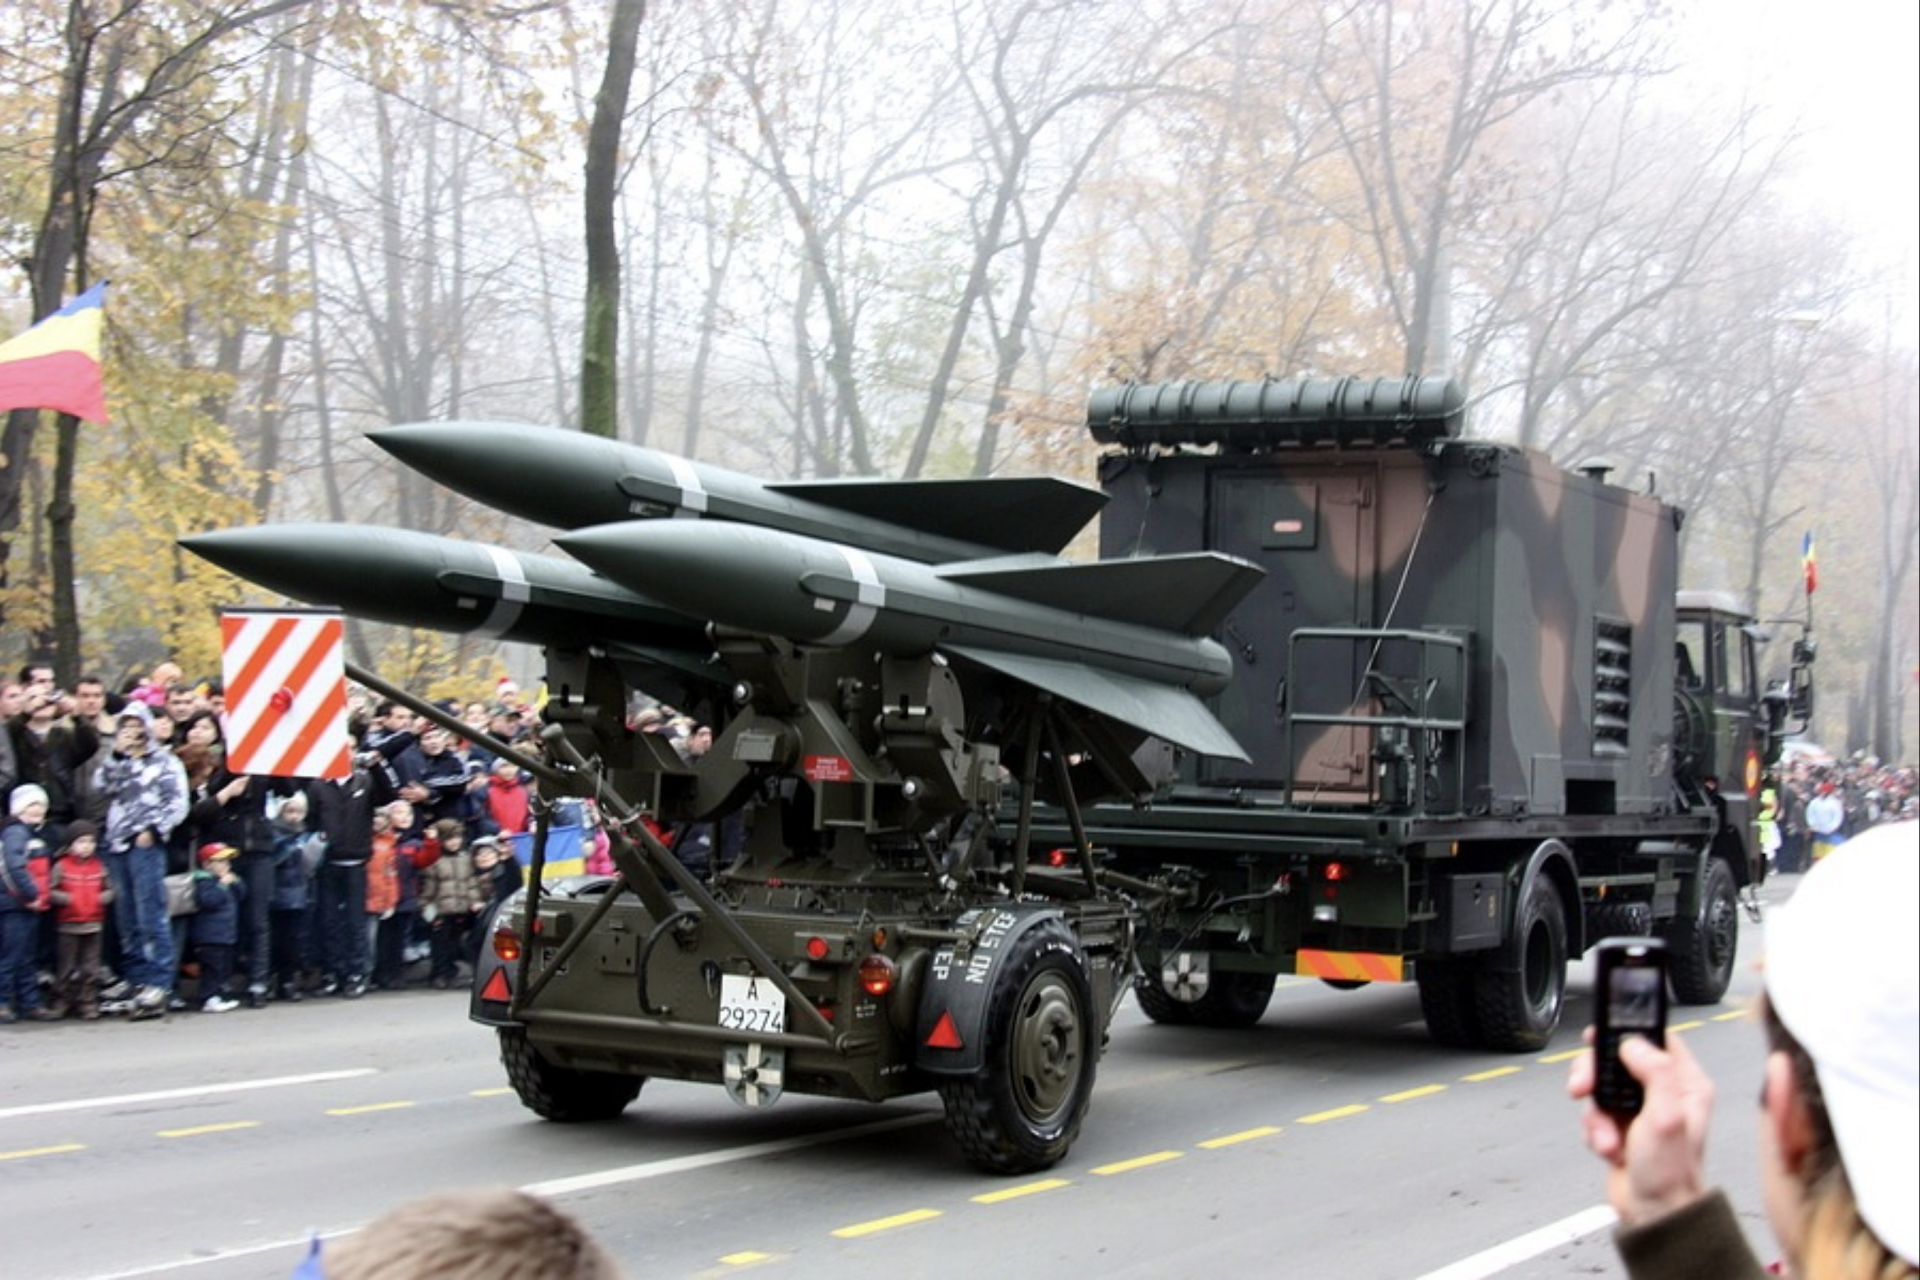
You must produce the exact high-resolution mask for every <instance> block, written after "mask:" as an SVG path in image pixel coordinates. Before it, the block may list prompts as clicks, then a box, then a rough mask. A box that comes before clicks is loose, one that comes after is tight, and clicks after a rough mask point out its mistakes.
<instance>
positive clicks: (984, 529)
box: [767, 476, 1107, 555]
mask: <svg viewBox="0 0 1920 1280" xmlns="http://www.w3.org/2000/svg"><path fill="white" fill-rule="evenodd" d="M767 489H768V491H769V492H772V493H782V494H786V495H787V496H788V497H792V498H805V499H806V500H807V501H809V502H817V503H819V504H820V505H822V506H826V507H832V508H834V509H835V510H837V511H845V512H847V513H848V514H850V515H858V516H865V517H867V518H869V519H872V520H884V521H886V522H887V523H889V524H895V525H899V526H900V527H902V528H905V529H914V530H917V531H918V532H920V533H926V534H933V535H936V536H938V537H942V538H952V539H955V540H958V541H963V542H973V543H977V544H979V545H981V546H987V547H994V548H997V549H999V550H1001V551H1006V552H1010V553H1018V552H1025V551H1042V552H1045V553H1047V554H1049V555H1052V554H1054V553H1056V552H1058V551H1059V550H1060V549H1061V548H1062V547H1064V546H1066V545H1067V543H1069V542H1071V541H1072V540H1073V536H1074V535H1075V534H1077V533H1079V532H1080V530H1081V529H1083V528H1085V527H1086V525H1087V522H1088V521H1090V520H1092V519H1093V518H1094V517H1095V516H1096V515H1098V514H1100V508H1102V507H1104V506H1105V505H1106V504H1107V495H1106V494H1104V493H1102V492H1101V491H1100V490H1098V489H1090V488H1088V487H1087V486H1085V485H1079V484H1074V483H1072V482H1071V481H1067V480H1061V479H1057V478H1055V477H1051V476H1017V477H1008V478H1004V479H985V480H980V479H974V480H796V481H791V482H788V483H786V484H769V485H768V486H767Z"/></svg>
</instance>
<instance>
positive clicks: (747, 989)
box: [720, 973, 787, 1032]
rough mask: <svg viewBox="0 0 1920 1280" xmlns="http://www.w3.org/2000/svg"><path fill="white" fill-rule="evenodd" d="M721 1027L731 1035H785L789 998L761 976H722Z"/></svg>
mask: <svg viewBox="0 0 1920 1280" xmlns="http://www.w3.org/2000/svg"><path fill="white" fill-rule="evenodd" d="M720 1025H721V1026H723V1027H725V1028H726V1029H727V1030H729V1031H766V1032H779V1031H785V1030H786V1029H787V998H786V996H784V995H782V994H781V992H780V988H779V987H776V986H774V985H773V983H772V982H770V981H769V980H767V979H766V978H763V977H761V976H759V975H758V974H753V973H723V974H721V975H720Z"/></svg>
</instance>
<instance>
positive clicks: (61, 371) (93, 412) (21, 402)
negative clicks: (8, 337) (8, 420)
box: [0, 281, 107, 422]
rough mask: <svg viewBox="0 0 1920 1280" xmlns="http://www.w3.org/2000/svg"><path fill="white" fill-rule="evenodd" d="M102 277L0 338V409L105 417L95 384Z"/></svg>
mask: <svg viewBox="0 0 1920 1280" xmlns="http://www.w3.org/2000/svg"><path fill="white" fill-rule="evenodd" d="M106 289H107V286H106V284H105V282H104V281H103V282H102V283H100V284H96V285H95V286H93V288H91V289H89V290H87V291H86V292H85V293H83V294H81V295H80V296H79V297H77V298H75V299H74V300H73V301H72V302H69V303H68V304H67V305H66V306H64V307H62V308H60V309H59V310H58V311H56V312H54V313H53V314H52V315H50V316H48V317H47V318H46V319H44V320H42V321H41V322H40V323H39V324H36V325H34V326H33V328H31V329H29V330H27V331H26V332H25V333H23V334H21V335H20V336H19V337H17V338H15V339H13V341H11V342H5V343H0V410H7V409H52V410H53V411H54V412H56V413H70V414H72V415H73V416H74V417H76V418H85V419H86V420H87V421H88V422H105V421H106V420H107V397H106V392H105V389H104V388H103V387H102V386H101V383H100V329H101V325H102V322H103V320H104V318H105V313H104V311H103V310H102V303H104V302H105V300H106Z"/></svg>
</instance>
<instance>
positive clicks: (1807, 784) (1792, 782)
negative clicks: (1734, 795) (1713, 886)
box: [1760, 751, 1920, 874]
mask: <svg viewBox="0 0 1920 1280" xmlns="http://www.w3.org/2000/svg"><path fill="white" fill-rule="evenodd" d="M1915 772H1916V771H1915V769H1914V767H1913V766H1912V765H1901V766H1895V765H1889V764H1885V763H1883V762H1882V761H1880V760H1878V759H1876V758H1875V757H1873V756H1871V755H1868V754H1867V753H1866V752H1864V751H1857V752H1855V753H1854V754H1853V755H1852V756H1850V757H1849V758H1847V759H1845V760H1836V759H1834V758H1833V757H1831V756H1829V755H1826V754H1825V753H1823V752H1814V751H1804V752H1800V751H1796V752H1794V753H1792V754H1790V755H1788V756H1787V758H1785V759H1783V760H1782V762H1781V763H1780V765H1779V766H1778V767H1777V768H1776V769H1775V770H1774V772H1773V776H1772V777H1770V778H1769V779H1768V782H1767V785H1766V787H1765V789H1764V790H1763V791H1762V792H1761V796H1760V805H1761V813H1760V818H1761V841H1762V843H1763V844H1764V845H1765V846H1766V848H1767V851H1768V853H1769V855H1770V856H1771V858H1772V860H1773V869H1774V870H1776V871H1779V872H1782V873H1785V874H1799V873H1801V872H1804V871H1806V870H1807V869H1808V868H1809V867H1811V866H1812V865H1813V863H1814V862H1815V861H1816V860H1817V859H1819V858H1822V857H1825V856H1826V855H1827V854H1828V853H1830V852H1831V851H1832V850H1834V849H1835V848H1838V847H1839V846H1840V845H1841V844H1842V843H1843V842H1844V841H1846V840H1847V839H1848V838H1849V837H1852V836H1857V835H1859V834H1860V833H1861V832H1863V831H1866V830H1867V829H1868V828H1870V827H1876V826H1879V825H1880V824H1881V823H1884V822H1906V821H1911V820H1913V819H1914V818H1915V817H1920V797H1916V796H1915V794H1914V782H1915Z"/></svg>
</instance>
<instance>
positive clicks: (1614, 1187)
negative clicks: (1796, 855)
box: [1568, 822, 1920, 1280]
mask: <svg viewBox="0 0 1920 1280" xmlns="http://www.w3.org/2000/svg"><path fill="white" fill-rule="evenodd" d="M1916 901H1920V825H1916V824H1914V823H1911V822H1909V823H1901V824H1898V825H1888V826H1881V827H1876V828H1874V829H1872V830H1871V831H1869V832H1867V833H1866V834H1864V835H1862V836H1859V837H1857V838H1856V839H1853V840H1849V841H1848V842H1847V843H1846V844H1845V845H1844V846H1842V847H1840V848H1839V849H1837V850H1835V851H1834V853H1833V854H1832V856H1831V857H1828V858H1826V859H1824V860H1822V861H1821V862H1820V863H1818V864H1816V865H1815V866H1814V868H1813V869H1812V870H1811V871H1809V872H1808V873H1807V877H1806V879H1805V880H1804V881H1802V882H1801V884H1800V887H1799V889H1798V890H1797V891H1796V892H1795V894H1794V896H1793V899H1792V900H1791V901H1790V902H1789V903H1788V904H1787V905H1786V906H1784V907H1781V908H1779V909H1778V910H1776V911H1775V912H1774V914H1773V916H1772V918H1771V919H1770V920H1769V921H1768V925H1767V956H1766V970H1765V972H1766V993H1765V995H1764V997H1763V998H1762V1001H1763V1002H1762V1020H1763V1022H1764V1025H1765V1028H1766V1055H1767V1056H1766V1071H1765V1084H1764V1087H1763V1090H1762V1093H1761V1098H1760V1166H1761V1167H1760V1170H1759V1173H1760V1183H1761V1187H1762V1191H1763V1196H1764V1199H1765V1202H1766V1208H1767V1218H1768V1221H1769V1224H1770V1225H1771V1226H1772V1228H1773V1233H1774V1236H1775V1238H1776V1239H1777V1240H1778V1242H1779V1244H1780V1247H1781V1249H1782V1251H1783V1252H1784V1253H1785V1255H1786V1263H1787V1267H1788V1271H1789V1273H1790V1274H1792V1275H1796V1276H1801V1277H1807V1278H1809V1280H1829V1278H1838V1277H1845V1278H1847V1280H1852V1278H1853V1277H1861V1278H1862V1280H1868V1278H1871V1280H1911V1278H1912V1277H1915V1276H1917V1275H1920V942H1917V941H1916V940H1917V939H1920V932H1916V930H1915V929H1914V927H1913V919H1912V913H1913V906H1914V903H1915V902H1916ZM1619 1056H1620V1062H1621V1064H1622V1065H1623V1066H1624V1067H1625V1068H1626V1069H1627V1071H1628V1072H1629V1073H1630V1074H1631V1075H1632V1076H1633V1078H1634V1079H1635V1080H1637V1081H1639V1083H1640V1085H1641V1086H1642V1088H1643V1089H1644V1092H1645V1101H1644V1103H1643V1105H1642V1107H1641V1109H1640V1111H1639V1112H1638V1114H1636V1115H1621V1114H1615V1113H1610V1112H1608V1111H1606V1110H1603V1109H1602V1108H1601V1107H1600V1106H1599V1105H1598V1104H1597V1103H1596V1102H1595V1101H1594V1096H1593V1095H1594V1087H1595V1080H1596V1075H1597V1071H1596V1064H1595V1059H1594V1054H1593V1052H1592V1051H1591V1050H1590V1051H1588V1052H1586V1053H1583V1054H1581V1055H1580V1057H1579V1058H1577V1059H1576V1060H1575V1061H1574V1064H1573V1068H1572V1073H1571V1076H1570V1079H1569V1082H1568V1089H1569V1092H1570V1093H1571V1094H1572V1095H1573V1096H1574V1097H1575V1098H1579V1099H1585V1100H1586V1103H1587V1105H1586V1109H1585V1113H1584V1116H1583V1126H1584V1132H1585V1137H1586V1142H1587V1146H1588V1147H1590V1148H1591V1149H1592V1150H1593V1152H1594V1153H1595V1154H1596V1155H1598V1156H1599V1157H1600V1158H1601V1160H1603V1161H1604V1162H1605V1163H1606V1165H1607V1199H1608V1200H1609V1201H1610V1202H1611V1203H1612V1205H1613V1208H1614V1210H1615V1212H1617V1213H1618V1214H1619V1215H1620V1226H1619V1228H1618V1230H1617V1231H1616V1233H1615V1236H1614V1242H1615V1244H1616V1246H1617V1247H1618V1248H1619V1251H1620V1255H1621V1258H1622V1259H1623V1260H1624V1261H1625V1263H1626V1264H1627V1272H1628V1274H1629V1275H1630V1276H1633V1277H1635V1280H1664V1278H1665V1277H1676V1278H1680V1277H1684V1278H1685V1280H1719V1278H1720V1277H1731V1276H1737V1277H1762V1276H1766V1275H1769V1274H1772V1273H1771V1272H1770V1271H1769V1270H1768V1269H1767V1268H1765V1267H1763V1266H1762V1265H1761V1264H1760V1262H1759V1261H1758V1259H1757V1258H1756V1257H1755V1255H1754V1253H1753V1250H1752V1249H1751V1248H1750V1247H1749V1246H1748V1244H1747V1242H1746V1239H1745V1237H1744V1236H1743V1235H1742V1233H1741V1231H1740V1227H1739V1224H1738V1222H1737V1221H1736V1220H1735V1218H1734V1214H1733V1209H1732V1207H1731V1205H1730V1204H1729V1202H1728V1200H1727V1197H1726V1195H1725V1193H1724V1192H1722V1191H1719V1190H1716V1189H1713V1188H1710V1187H1708V1186H1707V1184H1706V1178H1705V1173H1704V1163H1705V1161H1704V1156H1705V1150H1706V1139H1707V1122H1708V1119H1709V1118H1710V1116H1711V1115H1712V1112H1713V1095H1714V1090H1713V1082H1712V1080H1711V1079H1710V1078H1709V1077H1708V1076H1707V1074H1706V1072H1705V1071H1704V1070H1703V1069H1702V1068H1701V1067H1700V1064H1699V1063H1698V1062H1697V1061H1696V1060H1695V1059H1694V1057H1693V1055H1692V1054H1691V1053H1689V1052H1688V1051H1687V1048H1686V1046H1685V1044H1683V1043H1681V1041H1680V1040H1679V1039H1678V1038H1677V1037H1676V1038H1673V1039H1671V1040H1670V1041H1669V1043H1668V1045H1667V1046H1666V1047H1665V1048H1659V1047H1656V1046H1655V1045H1654V1044H1652V1043H1651V1042H1649V1041H1648V1040H1646V1039H1644V1038H1640V1037H1630V1038H1628V1039H1627V1040H1626V1041H1625V1042H1624V1043H1622V1044H1621V1046H1620V1050H1619Z"/></svg>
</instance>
